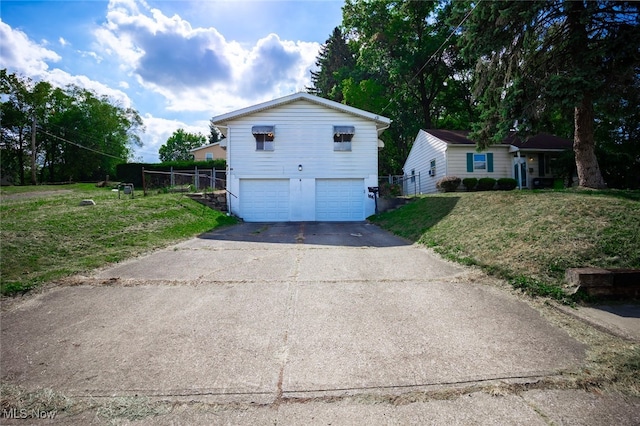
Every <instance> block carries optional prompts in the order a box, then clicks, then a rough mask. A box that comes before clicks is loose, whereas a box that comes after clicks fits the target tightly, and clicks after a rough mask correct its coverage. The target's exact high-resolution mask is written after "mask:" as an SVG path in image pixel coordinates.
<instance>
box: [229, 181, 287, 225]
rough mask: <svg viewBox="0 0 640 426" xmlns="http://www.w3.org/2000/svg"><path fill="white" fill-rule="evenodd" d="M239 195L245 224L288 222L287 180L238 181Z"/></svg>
mask: <svg viewBox="0 0 640 426" xmlns="http://www.w3.org/2000/svg"><path fill="white" fill-rule="evenodd" d="M240 194H241V197H240V209H241V211H242V218H243V219H244V220H246V221H247V222H286V221H288V220H289V179H240Z"/></svg>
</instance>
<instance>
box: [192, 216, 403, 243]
mask: <svg viewBox="0 0 640 426" xmlns="http://www.w3.org/2000/svg"><path fill="white" fill-rule="evenodd" d="M199 238H201V239H206V240H219V241H240V242H254V243H272V244H314V245H325V246H343V247H398V246H409V245H411V243H409V242H407V241H405V240H403V239H402V238H399V237H396V236H394V235H392V234H390V233H388V232H387V231H384V230H382V229H380V228H379V227H378V226H376V225H373V224H371V223H367V222H286V223H246V222H245V223H240V224H238V225H233V226H230V227H225V228H222V229H216V230H214V231H211V232H206V233H204V234H201V235H200V236H199Z"/></svg>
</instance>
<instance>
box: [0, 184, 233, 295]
mask: <svg viewBox="0 0 640 426" xmlns="http://www.w3.org/2000/svg"><path fill="white" fill-rule="evenodd" d="M0 194H1V198H0V200H1V202H0V237H1V238H0V244H1V245H0V256H1V259H2V260H1V262H0V273H1V278H0V284H1V288H2V294H11V293H15V292H20V291H25V290H28V289H29V288H31V287H33V286H36V285H38V284H40V283H43V282H46V281H51V280H55V279H59V278H62V277H65V276H69V275H73V274H77V273H82V272H86V271H89V270H91V269H94V268H97V267H100V266H103V265H106V264H108V263H111V262H118V261H121V260H123V259H126V258H129V257H131V256H135V255H139V254H141V253H144V252H147V251H150V250H153V249H156V248H160V247H165V246H167V245H170V244H172V243H175V242H176V241H177V240H181V239H186V238H190V237H193V236H196V235H198V234H200V233H202V232H205V231H208V230H211V229H213V228H216V227H218V226H221V225H226V224H231V223H235V219H234V218H231V217H227V216H226V215H225V214H223V213H220V212H217V211H214V210H211V209H209V208H208V207H205V206H203V205H201V204H199V203H197V202H195V201H192V200H191V199H189V198H187V197H185V196H183V195H181V194H160V195H153V196H148V197H144V196H143V195H142V191H136V193H135V195H136V196H135V198H130V197H128V196H124V194H121V196H122V198H120V199H119V198H118V193H117V192H112V191H111V190H110V189H106V188H97V187H96V186H95V185H92V184H74V185H51V186H46V185H41V186H31V187H7V188H2V191H1V193H0ZM83 199H92V200H94V201H95V203H96V205H95V206H80V205H79V204H80V201H82V200H83Z"/></svg>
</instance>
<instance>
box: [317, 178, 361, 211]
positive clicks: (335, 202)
mask: <svg viewBox="0 0 640 426" xmlns="http://www.w3.org/2000/svg"><path fill="white" fill-rule="evenodd" d="M316 220H319V221H360V220H364V180H363V179H317V180H316Z"/></svg>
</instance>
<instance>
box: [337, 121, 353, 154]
mask: <svg viewBox="0 0 640 426" xmlns="http://www.w3.org/2000/svg"><path fill="white" fill-rule="evenodd" d="M355 132H356V129H355V127H353V126H333V150H334V151H351V139H353V135H354V134H355Z"/></svg>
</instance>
